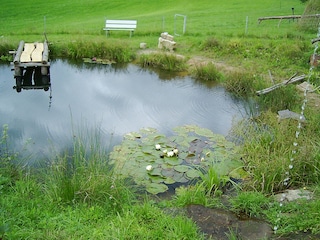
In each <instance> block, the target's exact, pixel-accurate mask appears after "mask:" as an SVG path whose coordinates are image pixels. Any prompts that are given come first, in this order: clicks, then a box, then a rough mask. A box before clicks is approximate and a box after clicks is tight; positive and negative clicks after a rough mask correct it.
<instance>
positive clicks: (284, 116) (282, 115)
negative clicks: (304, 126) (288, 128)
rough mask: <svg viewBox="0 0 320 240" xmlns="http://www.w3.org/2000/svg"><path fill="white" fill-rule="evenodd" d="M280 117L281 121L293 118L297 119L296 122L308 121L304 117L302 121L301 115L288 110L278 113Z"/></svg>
mask: <svg viewBox="0 0 320 240" xmlns="http://www.w3.org/2000/svg"><path fill="white" fill-rule="evenodd" d="M278 117H279V120H282V119H288V118H291V119H295V120H298V121H302V122H305V121H306V119H305V117H304V116H302V119H300V117H301V115H300V114H298V113H295V112H292V111H290V110H288V109H286V110H281V111H278Z"/></svg>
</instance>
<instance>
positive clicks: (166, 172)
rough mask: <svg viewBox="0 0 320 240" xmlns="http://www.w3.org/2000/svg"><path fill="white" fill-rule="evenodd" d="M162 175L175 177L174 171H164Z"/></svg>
mask: <svg viewBox="0 0 320 240" xmlns="http://www.w3.org/2000/svg"><path fill="white" fill-rule="evenodd" d="M161 173H162V176H164V177H172V176H173V175H174V169H173V168H171V169H162V171H161Z"/></svg>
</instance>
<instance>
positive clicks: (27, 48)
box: [13, 41, 50, 67]
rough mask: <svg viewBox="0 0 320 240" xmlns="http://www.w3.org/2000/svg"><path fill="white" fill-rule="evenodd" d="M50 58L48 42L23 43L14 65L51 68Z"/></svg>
mask: <svg viewBox="0 0 320 240" xmlns="http://www.w3.org/2000/svg"><path fill="white" fill-rule="evenodd" d="M48 57H49V50H48V44H47V42H44V43H39V42H35V43H25V42H24V41H21V42H20V44H19V47H18V50H17V51H16V55H15V58H14V61H13V63H14V65H15V66H20V67H32V66H49V65H50V63H49V62H48Z"/></svg>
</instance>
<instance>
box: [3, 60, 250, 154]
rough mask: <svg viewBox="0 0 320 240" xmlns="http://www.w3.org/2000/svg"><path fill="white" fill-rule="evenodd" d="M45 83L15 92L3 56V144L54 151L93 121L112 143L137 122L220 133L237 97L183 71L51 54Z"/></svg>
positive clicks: (236, 112) (239, 108) (239, 106)
mask: <svg viewBox="0 0 320 240" xmlns="http://www.w3.org/2000/svg"><path fill="white" fill-rule="evenodd" d="M50 74H51V88H50V90H49V91H44V90H43V89H41V90H40V89H33V90H31V89H29V90H24V89H23V90H22V91H21V92H19V93H18V92H16V90H14V89H13V86H14V85H15V80H14V78H13V72H12V71H11V67H10V65H8V64H2V65H0V124H1V126H2V125H3V124H8V125H9V136H10V144H11V145H13V146H14V147H15V148H18V149H19V148H20V149H21V147H22V146H24V145H25V144H26V143H27V142H29V143H30V144H29V146H30V145H31V149H32V151H33V152H34V153H36V152H37V153H41V154H47V153H49V152H50V150H52V149H53V148H54V149H55V150H56V151H61V150H62V149H64V148H65V147H66V146H68V145H70V144H71V142H72V136H73V134H75V132H79V129H84V130H88V129H92V128H97V127H98V128H99V129H100V130H101V131H102V133H103V136H104V137H105V139H106V140H107V139H110V136H111V135H112V136H113V138H112V139H113V140H112V143H111V144H118V143H119V142H120V141H121V139H122V136H123V135H124V134H125V133H128V132H132V131H138V130H139V129H141V128H144V127H152V128H156V129H157V130H158V131H159V132H162V133H164V134H170V133H171V130H172V128H174V127H177V126H181V125H185V124H195V125H198V126H200V127H203V128H208V129H210V130H212V131H213V132H214V133H218V134H222V135H225V136H226V135H227V134H228V131H229V130H230V128H231V125H232V121H233V119H234V118H235V117H243V116H244V115H245V109H244V103H243V102H241V101H240V100H238V99H236V98H234V97H232V96H231V95H230V94H228V93H227V92H226V91H225V89H224V88H223V87H221V86H214V85H213V86H212V85H208V84H205V83H201V82H198V81H195V80H194V79H192V78H190V77H188V76H183V77H179V76H172V75H170V74H167V73H165V72H161V73H159V74H158V73H156V72H154V71H152V70H147V69H143V68H141V67H139V66H137V65H134V64H128V65H122V66H119V65H97V64H85V63H72V62H69V61H66V60H55V61H52V62H51V68H50Z"/></svg>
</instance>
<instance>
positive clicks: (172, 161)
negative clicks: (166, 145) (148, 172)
mask: <svg viewBox="0 0 320 240" xmlns="http://www.w3.org/2000/svg"><path fill="white" fill-rule="evenodd" d="M164 161H165V163H168V164H170V165H174V166H176V165H180V164H181V163H182V162H183V160H182V159H180V158H177V157H165V158H164Z"/></svg>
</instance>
